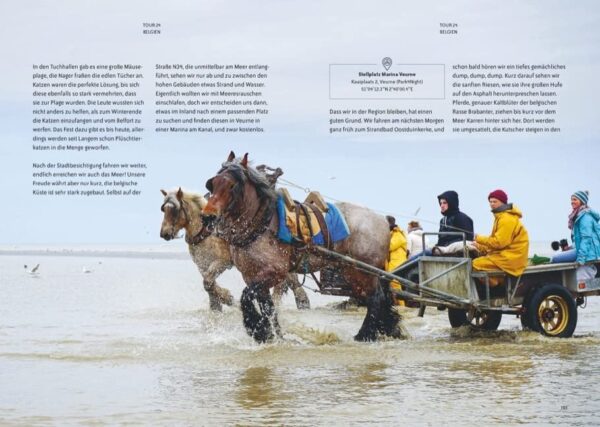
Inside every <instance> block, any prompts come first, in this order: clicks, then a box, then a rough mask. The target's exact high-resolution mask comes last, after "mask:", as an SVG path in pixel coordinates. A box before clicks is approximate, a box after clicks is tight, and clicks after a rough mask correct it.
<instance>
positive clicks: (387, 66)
mask: <svg viewBox="0 0 600 427" xmlns="http://www.w3.org/2000/svg"><path fill="white" fill-rule="evenodd" d="M381 63H382V64H383V68H385V71H389V69H390V67H391V66H392V58H390V57H387V56H386V57H385V58H383V59H382V60H381Z"/></svg>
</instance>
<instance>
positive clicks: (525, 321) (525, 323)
mask: <svg viewBox="0 0 600 427" xmlns="http://www.w3.org/2000/svg"><path fill="white" fill-rule="evenodd" d="M520 319H521V327H522V328H523V330H524V331H534V330H533V326H532V325H531V324H530V323H529V317H528V316H527V314H526V313H523V314H521V316H520ZM534 332H539V331H534Z"/></svg>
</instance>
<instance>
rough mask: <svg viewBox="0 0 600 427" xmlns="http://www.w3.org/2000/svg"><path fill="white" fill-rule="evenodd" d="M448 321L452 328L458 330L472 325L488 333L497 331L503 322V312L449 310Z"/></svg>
mask: <svg viewBox="0 0 600 427" xmlns="http://www.w3.org/2000/svg"><path fill="white" fill-rule="evenodd" d="M448 320H450V326H452V327H453V328H458V327H460V326H464V325H471V326H473V327H475V328H477V329H483V330H486V331H495V330H496V329H498V326H499V325H500V321H501V320H502V312H501V311H480V312H478V311H475V310H468V311H467V310H460V309H457V308H448Z"/></svg>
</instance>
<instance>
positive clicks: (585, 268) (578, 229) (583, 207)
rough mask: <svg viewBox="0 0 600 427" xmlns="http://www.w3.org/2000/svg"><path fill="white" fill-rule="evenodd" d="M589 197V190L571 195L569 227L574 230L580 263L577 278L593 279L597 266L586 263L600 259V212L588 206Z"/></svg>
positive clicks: (578, 261) (576, 256) (577, 257)
mask: <svg viewBox="0 0 600 427" xmlns="http://www.w3.org/2000/svg"><path fill="white" fill-rule="evenodd" d="M588 197H589V193H588V192H587V191H576V192H575V193H573V195H572V196H571V207H572V208H573V211H572V212H571V214H570V215H569V228H570V229H571V230H572V231H573V243H574V244H575V262H577V264H579V268H578V269H577V280H585V279H593V278H594V277H595V276H596V272H597V271H596V266H595V265H590V264H587V265H586V263H589V262H590V261H595V260H600V224H599V223H598V221H599V220H600V214H598V212H596V211H594V210H592V209H591V208H590V207H589V206H588Z"/></svg>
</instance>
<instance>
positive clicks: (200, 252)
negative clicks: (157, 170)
mask: <svg viewBox="0 0 600 427" xmlns="http://www.w3.org/2000/svg"><path fill="white" fill-rule="evenodd" d="M160 191H161V193H162V194H163V196H164V200H163V204H162V205H161V210H162V212H163V214H164V216H163V220H162V224H161V227H160V237H162V238H163V239H165V240H167V241H168V240H171V239H174V238H175V237H176V236H177V235H178V233H179V231H180V230H182V229H185V241H186V243H187V244H188V250H189V252H190V256H191V257H192V260H193V261H194V263H195V264H196V266H197V267H198V271H199V272H200V274H201V275H202V279H203V285H204V289H205V290H206V292H207V293H208V298H209V304H210V308H211V309H212V310H215V311H221V310H222V305H223V304H226V305H232V304H233V296H232V295H231V292H229V290H228V289H225V288H223V287H221V286H219V284H218V283H217V277H219V275H221V273H223V272H224V271H225V270H227V269H229V268H231V267H232V266H233V262H232V261H231V254H230V251H229V244H228V243H227V242H226V241H225V240H223V239H220V238H218V237H216V236H214V235H212V233H210V232H209V231H208V230H207V229H205V227H204V226H203V224H202V220H201V213H202V209H203V208H204V207H205V206H206V203H207V202H206V199H205V198H204V197H203V196H202V195H200V194H196V193H191V192H188V191H183V190H182V189H181V188H179V189H178V190H171V191H168V192H167V191H165V190H160ZM287 288H291V289H292V292H293V293H294V297H295V298H296V306H297V307H298V308H299V309H308V308H310V301H309V299H308V296H307V295H306V292H305V291H304V289H303V288H302V286H301V285H300V283H299V282H298V276H297V275H296V274H289V275H288V276H287V277H286V280H285V281H284V282H282V283H279V284H278V285H277V286H276V287H275V288H274V289H273V295H274V297H275V298H276V299H277V300H280V299H281V296H282V295H283V293H284V292H285V290H286V289H287Z"/></svg>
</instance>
